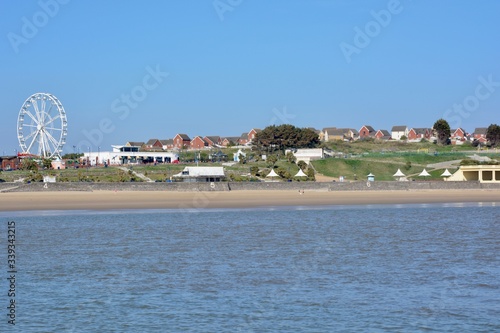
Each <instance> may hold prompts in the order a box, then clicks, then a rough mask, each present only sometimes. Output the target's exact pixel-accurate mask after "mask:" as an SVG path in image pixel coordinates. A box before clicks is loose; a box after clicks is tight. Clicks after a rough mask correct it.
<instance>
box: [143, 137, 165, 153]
mask: <svg viewBox="0 0 500 333" xmlns="http://www.w3.org/2000/svg"><path fill="white" fill-rule="evenodd" d="M144 148H145V149H147V150H160V149H163V144H162V143H161V142H160V140H158V139H149V140H148V142H146V144H145V146H144Z"/></svg>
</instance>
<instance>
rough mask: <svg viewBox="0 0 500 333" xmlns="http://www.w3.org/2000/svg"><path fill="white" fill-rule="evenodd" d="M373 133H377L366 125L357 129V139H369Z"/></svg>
mask: <svg viewBox="0 0 500 333" xmlns="http://www.w3.org/2000/svg"><path fill="white" fill-rule="evenodd" d="M375 133H377V131H375V130H374V129H373V127H371V126H368V125H363V126H362V127H361V128H360V129H359V138H360V139H365V138H369V137H374V136H375Z"/></svg>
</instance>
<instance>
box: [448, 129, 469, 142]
mask: <svg viewBox="0 0 500 333" xmlns="http://www.w3.org/2000/svg"><path fill="white" fill-rule="evenodd" d="M450 132H451V136H450V138H451V144H457V143H463V142H464V141H467V133H466V132H465V130H464V129H463V128H457V129H452V130H451V131H450Z"/></svg>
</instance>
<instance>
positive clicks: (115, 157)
mask: <svg viewBox="0 0 500 333" xmlns="http://www.w3.org/2000/svg"><path fill="white" fill-rule="evenodd" d="M111 147H112V148H113V150H112V151H100V150H98V151H92V150H90V148H89V151H88V152H84V153H83V157H81V158H80V159H81V161H82V162H83V163H85V164H87V163H88V164H90V165H98V164H99V165H103V164H107V165H123V164H138V163H174V162H175V161H178V160H179V154H178V153H177V152H174V151H161V152H154V151H139V148H140V147H136V146H124V145H123V146H118V145H113V146H111Z"/></svg>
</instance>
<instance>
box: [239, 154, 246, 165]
mask: <svg viewBox="0 0 500 333" xmlns="http://www.w3.org/2000/svg"><path fill="white" fill-rule="evenodd" d="M238 161H239V163H240V164H245V163H246V162H247V158H246V156H245V155H243V154H240V155H239V156H238Z"/></svg>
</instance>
